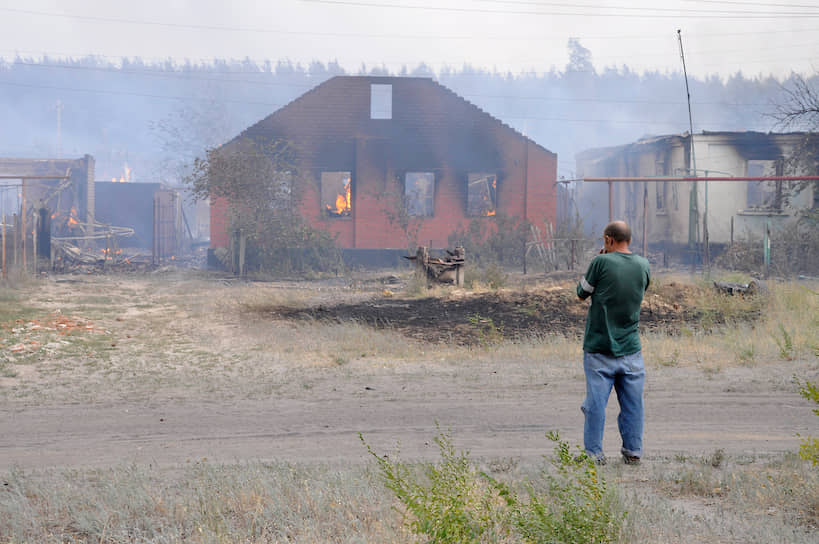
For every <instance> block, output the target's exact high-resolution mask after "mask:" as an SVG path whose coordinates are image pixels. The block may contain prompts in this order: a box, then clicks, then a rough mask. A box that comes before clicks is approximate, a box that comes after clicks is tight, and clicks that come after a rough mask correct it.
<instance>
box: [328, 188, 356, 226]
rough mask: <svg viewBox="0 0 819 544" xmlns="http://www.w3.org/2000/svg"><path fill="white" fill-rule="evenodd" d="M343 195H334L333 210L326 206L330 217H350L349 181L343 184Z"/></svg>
mask: <svg viewBox="0 0 819 544" xmlns="http://www.w3.org/2000/svg"><path fill="white" fill-rule="evenodd" d="M343 193H344V194H341V193H339V194H338V195H336V207H335V208H333V207H332V206H330V205H329V204H327V212H328V213H329V214H330V216H331V217H346V216H348V215H350V212H351V211H352V205H351V201H350V197H351V194H350V180H349V179H348V180H347V183H345V184H344V189H343Z"/></svg>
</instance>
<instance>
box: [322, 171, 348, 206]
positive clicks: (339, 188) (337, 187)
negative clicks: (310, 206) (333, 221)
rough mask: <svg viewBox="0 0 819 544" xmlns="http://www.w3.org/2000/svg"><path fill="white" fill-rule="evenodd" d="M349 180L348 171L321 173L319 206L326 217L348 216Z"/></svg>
mask: <svg viewBox="0 0 819 544" xmlns="http://www.w3.org/2000/svg"><path fill="white" fill-rule="evenodd" d="M351 181H352V176H351V174H350V172H322V173H321V208H322V210H324V212H325V213H326V214H327V216H328V217H350V213H351V212H352V209H353V207H352V199H351V190H350V185H351Z"/></svg>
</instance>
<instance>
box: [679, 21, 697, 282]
mask: <svg viewBox="0 0 819 544" xmlns="http://www.w3.org/2000/svg"><path fill="white" fill-rule="evenodd" d="M677 39H678V41H679V43H680V60H682V67H683V77H684V78H685V97H686V100H687V101H688V134H689V147H690V150H691V169H692V175H693V176H694V177H697V158H696V155H695V153H694V120H693V117H692V115H691V91H690V90H689V88H688V72H687V71H686V69H685V52H684V51H683V43H682V30H680V29H677ZM697 190H698V188H697V182H696V181H694V182H693V183H692V186H691V195H690V196H689V208H688V248H689V250H690V251H691V271H692V272H693V271H694V269H695V266H696V265H695V257H696V249H697V243H698V242H699V238H700V236H699V231H700V213H699V206H698V205H697Z"/></svg>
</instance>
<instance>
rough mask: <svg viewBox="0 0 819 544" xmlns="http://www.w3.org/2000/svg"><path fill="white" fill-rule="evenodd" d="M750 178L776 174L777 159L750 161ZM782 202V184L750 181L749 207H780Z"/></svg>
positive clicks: (748, 167)
mask: <svg viewBox="0 0 819 544" xmlns="http://www.w3.org/2000/svg"><path fill="white" fill-rule="evenodd" d="M747 172H748V177H749V178H757V177H765V176H775V175H776V173H777V161H775V160H770V161H757V160H752V161H748V164H747ZM781 202H782V184H781V183H780V182H772V181H749V182H748V192H747V206H748V208H759V209H779V207H780V205H781Z"/></svg>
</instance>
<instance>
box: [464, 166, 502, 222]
mask: <svg viewBox="0 0 819 544" xmlns="http://www.w3.org/2000/svg"><path fill="white" fill-rule="evenodd" d="M467 180H468V184H467V187H468V190H467V199H466V210H467V212H466V213H467V214H468V215H470V216H472V217H475V216H482V217H487V216H492V215H495V213H496V206H497V204H496V202H497V200H496V197H497V189H498V177H497V176H496V175H495V174H477V173H476V174H469V175H468V177H467Z"/></svg>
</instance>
